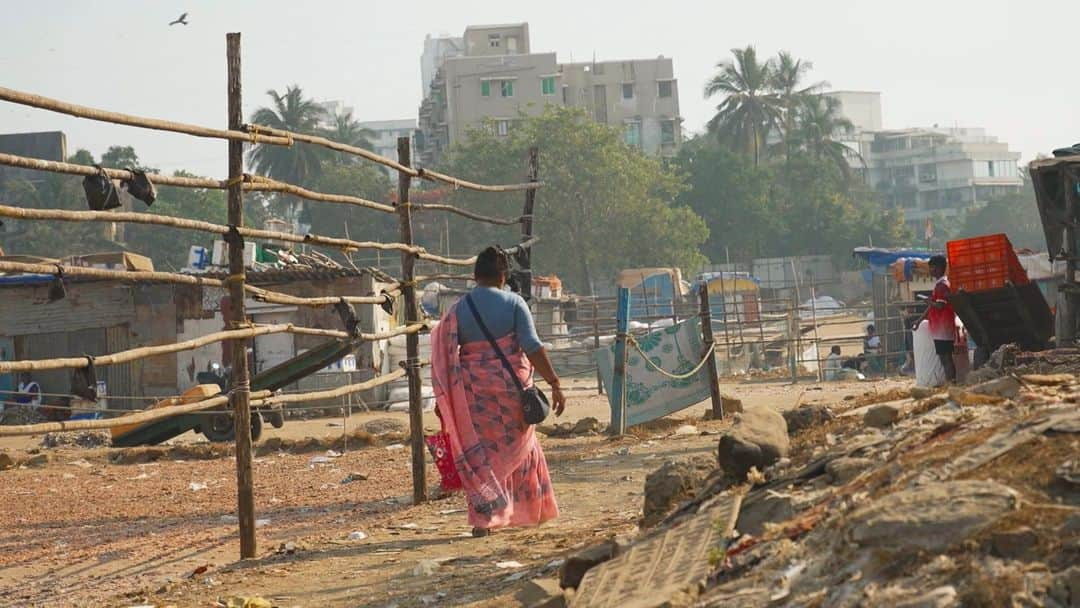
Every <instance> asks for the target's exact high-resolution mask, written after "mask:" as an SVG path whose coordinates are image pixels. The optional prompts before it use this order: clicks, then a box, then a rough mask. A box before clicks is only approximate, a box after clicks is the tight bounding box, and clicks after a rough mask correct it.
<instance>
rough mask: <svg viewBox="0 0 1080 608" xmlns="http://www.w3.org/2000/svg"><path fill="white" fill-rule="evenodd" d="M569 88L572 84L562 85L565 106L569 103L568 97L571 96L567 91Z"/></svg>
mask: <svg viewBox="0 0 1080 608" xmlns="http://www.w3.org/2000/svg"><path fill="white" fill-rule="evenodd" d="M569 89H570V85H565V84H564V85H562V102H563V105H564V106H565V105H567V101H566V98H567V97H569V94H568V93H567V91H568V90H569Z"/></svg>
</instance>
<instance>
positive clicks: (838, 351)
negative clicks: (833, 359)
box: [829, 344, 840, 355]
mask: <svg viewBox="0 0 1080 608" xmlns="http://www.w3.org/2000/svg"><path fill="white" fill-rule="evenodd" d="M829 352H832V353H833V354H837V355H839V354H840V347H839V346H837V345H835V344H834V345H833V347H832V349H830V351H829Z"/></svg>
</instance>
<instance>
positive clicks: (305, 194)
mask: <svg viewBox="0 0 1080 608" xmlns="http://www.w3.org/2000/svg"><path fill="white" fill-rule="evenodd" d="M0 165H7V166H9V167H19V168H21V169H31V170H34V171H48V172H50V173H64V174H67V175H83V176H86V175H98V174H99V173H100V171H98V169H97V167H92V166H90V165H76V164H73V163H64V162H60V161H54V160H43V159H40V158H29V157H26V156H18V155H15V154H4V153H0ZM104 171H105V174H106V175H108V176H109V177H110V178H112V179H119V180H125V179H131V176H132V174H131V171H127V170H125V169H111V168H108V167H105V168H104ZM146 178H147V179H149V180H150V181H151V182H153V183H154V184H157V185H160V186H177V187H179V188H208V189H211V190H226V189H228V187H229V182H228V181H222V180H217V179H211V178H207V177H176V176H171V175H161V174H160V173H147V174H146ZM239 179H242V180H243V188H244V190H248V191H252V192H285V193H288V194H293V195H296V196H299V197H301V198H306V199H308V200H312V201H322V202H326V203H341V204H348V205H357V206H360V207H366V208H368V209H374V210H375V211H382V212H383V213H393V212H394V208H393V207H391V206H390V205H384V204H383V203H377V202H375V201H369V200H367V199H365V198H360V197H358V196H346V195H343V194H323V193H321V192H314V191H312V190H308V189H306V188H301V187H299V186H294V185H292V184H286V183H285V182H279V181H276V180H272V179H270V178H268V177H263V176H260V175H243V176H241V177H240V178H239Z"/></svg>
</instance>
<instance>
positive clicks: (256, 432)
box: [202, 412, 263, 443]
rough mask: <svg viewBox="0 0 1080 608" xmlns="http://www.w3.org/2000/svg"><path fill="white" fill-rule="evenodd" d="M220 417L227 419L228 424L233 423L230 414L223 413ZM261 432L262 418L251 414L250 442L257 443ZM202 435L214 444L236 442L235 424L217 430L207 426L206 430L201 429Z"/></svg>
mask: <svg viewBox="0 0 1080 608" xmlns="http://www.w3.org/2000/svg"><path fill="white" fill-rule="evenodd" d="M220 416H221V417H224V418H228V420H229V422H230V423H232V421H233V417H232V414H224V413H223V414H220ZM214 418H217V416H215V417H214ZM207 422H208V423H209V422H210V421H207ZM262 431H263V419H262V416H260V415H259V412H251V440H252V441H258V440H259V438H260V437H262ZM202 434H203V435H205V436H206V438H207V439H209V440H210V441H213V442H215V443H227V442H229V441H235V440H236V425H235V424H229V426H228V428H227V429H226V428H224V427H223V428H221V429H219V430H214V429H213V428H212V427H210V426H209V424H208V425H207V428H205V429H203V431H202Z"/></svg>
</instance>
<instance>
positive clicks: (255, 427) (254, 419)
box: [251, 412, 263, 442]
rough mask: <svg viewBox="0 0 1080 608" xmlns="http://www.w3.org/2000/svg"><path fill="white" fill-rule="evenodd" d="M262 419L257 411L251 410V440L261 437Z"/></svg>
mask: <svg viewBox="0 0 1080 608" xmlns="http://www.w3.org/2000/svg"><path fill="white" fill-rule="evenodd" d="M262 430H263V419H262V416H261V415H260V414H259V412H251V441H253V442H254V441H258V440H259V437H262Z"/></svg>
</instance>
